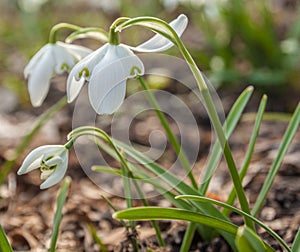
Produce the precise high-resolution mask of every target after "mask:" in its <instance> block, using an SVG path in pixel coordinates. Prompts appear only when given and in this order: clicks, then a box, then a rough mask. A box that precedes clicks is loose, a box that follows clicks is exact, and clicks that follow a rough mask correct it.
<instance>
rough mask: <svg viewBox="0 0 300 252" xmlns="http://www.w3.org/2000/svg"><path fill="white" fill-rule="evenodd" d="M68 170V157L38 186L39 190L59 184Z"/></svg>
mask: <svg viewBox="0 0 300 252" xmlns="http://www.w3.org/2000/svg"><path fill="white" fill-rule="evenodd" d="M67 168H68V157H67V156H66V157H64V158H63V162H62V163H61V164H60V165H58V166H57V167H56V169H55V171H54V172H53V173H52V174H51V175H50V176H49V177H48V178H47V179H46V180H45V181H44V182H43V183H42V184H41V185H40V188H41V189H46V188H48V187H51V186H53V185H55V184H57V183H59V182H60V181H61V180H62V179H63V177H64V176H65V174H66V171H67Z"/></svg>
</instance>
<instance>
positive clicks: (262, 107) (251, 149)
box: [223, 95, 267, 216]
mask: <svg viewBox="0 0 300 252" xmlns="http://www.w3.org/2000/svg"><path fill="white" fill-rule="evenodd" d="M266 104H267V96H265V95H264V96H263V97H262V99H261V102H260V105H259V108H258V112H257V116H256V120H255V124H254V128H253V132H252V135H251V138H250V142H249V146H248V148H247V152H246V155H245V160H244V162H243V166H242V168H241V170H240V174H239V175H240V179H241V181H243V179H244V177H245V175H246V173H247V170H248V167H249V164H250V161H251V158H252V155H253V152H254V146H255V143H256V139H257V136H258V134H259V130H260V126H261V123H262V119H263V115H264V111H265V108H266ZM235 197H236V192H235V189H234V188H232V190H231V192H230V194H229V197H228V199H227V201H226V203H227V204H228V205H232V204H233V202H234V200H235ZM223 213H224V214H225V215H226V216H228V215H229V211H228V208H226V209H224V210H223Z"/></svg>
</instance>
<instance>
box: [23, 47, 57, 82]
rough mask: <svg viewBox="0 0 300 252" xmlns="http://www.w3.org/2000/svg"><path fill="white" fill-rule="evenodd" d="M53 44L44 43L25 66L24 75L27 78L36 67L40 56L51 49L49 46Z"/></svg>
mask: <svg viewBox="0 0 300 252" xmlns="http://www.w3.org/2000/svg"><path fill="white" fill-rule="evenodd" d="M51 46H53V45H51V44H46V45H44V46H43V47H42V48H41V49H40V50H39V51H38V52H37V53H36V54H35V55H34V56H33V57H32V58H31V60H30V61H29V63H28V64H27V65H26V67H25V68H24V77H25V79H27V78H28V76H29V74H30V73H31V71H32V70H33V69H34V67H35V66H36V64H37V63H38V62H39V60H40V58H41V57H42V56H43V54H44V53H45V52H46V51H48V50H49V48H50V47H51Z"/></svg>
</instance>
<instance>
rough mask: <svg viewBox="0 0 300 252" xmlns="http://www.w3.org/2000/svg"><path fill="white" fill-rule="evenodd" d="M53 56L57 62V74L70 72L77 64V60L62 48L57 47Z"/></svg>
mask: <svg viewBox="0 0 300 252" xmlns="http://www.w3.org/2000/svg"><path fill="white" fill-rule="evenodd" d="M53 54H54V55H53V56H54V60H55V73H57V74H62V73H63V72H65V71H70V70H71V69H72V68H73V66H74V65H75V63H76V58H75V57H74V56H73V55H72V54H70V53H69V52H68V51H67V50H66V49H65V48H63V47H61V46H58V45H56V47H55V48H53Z"/></svg>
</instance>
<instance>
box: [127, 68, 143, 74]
mask: <svg viewBox="0 0 300 252" xmlns="http://www.w3.org/2000/svg"><path fill="white" fill-rule="evenodd" d="M141 74H142V70H141V69H139V68H138V67H137V66H133V67H132V68H131V70H130V75H131V76H137V75H141Z"/></svg>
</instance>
